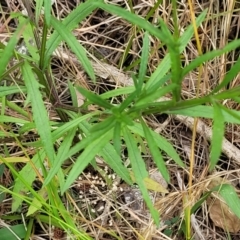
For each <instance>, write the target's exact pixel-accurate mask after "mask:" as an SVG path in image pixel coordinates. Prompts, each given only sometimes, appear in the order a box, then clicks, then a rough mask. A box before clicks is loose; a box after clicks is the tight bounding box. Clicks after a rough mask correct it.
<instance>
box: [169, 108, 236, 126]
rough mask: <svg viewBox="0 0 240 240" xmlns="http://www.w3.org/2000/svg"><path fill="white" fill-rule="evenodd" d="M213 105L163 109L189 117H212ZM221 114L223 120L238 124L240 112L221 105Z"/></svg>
mask: <svg viewBox="0 0 240 240" xmlns="http://www.w3.org/2000/svg"><path fill="white" fill-rule="evenodd" d="M213 112H214V110H213V107H211V106H202V105H200V106H196V107H189V108H185V109H179V110H174V111H165V113H167V114H179V115H183V116H189V117H203V118H209V119H212V118H213ZM222 114H223V116H224V121H225V122H228V123H233V124H240V112H239V111H236V110H232V109H226V108H223V107H222Z"/></svg>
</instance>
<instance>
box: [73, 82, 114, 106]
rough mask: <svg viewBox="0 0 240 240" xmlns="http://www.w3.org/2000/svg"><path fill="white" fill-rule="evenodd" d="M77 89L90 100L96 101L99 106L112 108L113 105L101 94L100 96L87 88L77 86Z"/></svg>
mask: <svg viewBox="0 0 240 240" xmlns="http://www.w3.org/2000/svg"><path fill="white" fill-rule="evenodd" d="M76 89H77V90H78V91H79V92H80V93H81V94H82V95H83V96H84V97H86V98H87V99H88V100H89V101H90V102H92V103H95V104H96V105H98V106H101V107H104V108H105V109H111V108H112V107H113V105H111V104H110V103H109V102H107V101H106V100H105V99H103V98H101V96H98V95H96V94H94V93H92V92H90V91H88V90H86V89H85V88H82V87H79V86H76Z"/></svg>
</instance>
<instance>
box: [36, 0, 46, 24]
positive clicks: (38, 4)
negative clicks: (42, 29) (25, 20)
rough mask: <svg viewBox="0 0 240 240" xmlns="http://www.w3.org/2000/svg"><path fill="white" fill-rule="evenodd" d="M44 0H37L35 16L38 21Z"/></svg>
mask: <svg viewBox="0 0 240 240" xmlns="http://www.w3.org/2000/svg"><path fill="white" fill-rule="evenodd" d="M43 1H44V0H38V1H36V7H35V18H36V23H38V21H39V18H40V15H41V11H42V6H43Z"/></svg>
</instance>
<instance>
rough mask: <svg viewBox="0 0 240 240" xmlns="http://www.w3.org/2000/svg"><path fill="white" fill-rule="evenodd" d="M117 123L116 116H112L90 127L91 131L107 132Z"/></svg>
mask: <svg viewBox="0 0 240 240" xmlns="http://www.w3.org/2000/svg"><path fill="white" fill-rule="evenodd" d="M115 123H116V120H115V117H114V116H110V117H108V118H107V119H105V120H103V121H102V122H100V123H97V124H95V125H93V127H92V128H91V129H90V132H91V133H94V132H97V131H102V130H105V131H106V132H107V131H109V130H110V129H111V128H113V127H114V125H115Z"/></svg>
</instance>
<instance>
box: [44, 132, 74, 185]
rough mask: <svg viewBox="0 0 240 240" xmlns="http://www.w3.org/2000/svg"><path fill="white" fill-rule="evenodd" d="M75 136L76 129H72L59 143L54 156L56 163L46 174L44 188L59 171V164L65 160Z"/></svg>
mask: <svg viewBox="0 0 240 240" xmlns="http://www.w3.org/2000/svg"><path fill="white" fill-rule="evenodd" d="M75 134H76V127H74V128H72V129H71V130H70V131H69V132H68V133H67V135H66V136H65V137H64V140H63V142H62V143H61V145H60V147H59V149H58V152H57V156H56V159H57V161H55V162H54V163H53V164H52V166H51V169H50V171H49V172H48V175H47V177H46V179H45V181H44V186H46V185H47V184H48V183H50V181H51V180H52V178H53V177H54V176H55V175H56V173H58V172H59V169H60V168H61V164H62V163H63V161H64V160H65V159H66V155H67V153H68V151H69V149H70V147H71V145H72V140H73V138H74V136H75ZM60 188H61V186H60Z"/></svg>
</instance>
